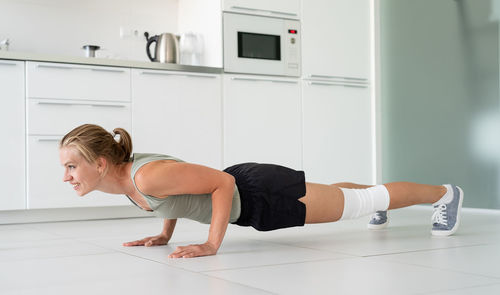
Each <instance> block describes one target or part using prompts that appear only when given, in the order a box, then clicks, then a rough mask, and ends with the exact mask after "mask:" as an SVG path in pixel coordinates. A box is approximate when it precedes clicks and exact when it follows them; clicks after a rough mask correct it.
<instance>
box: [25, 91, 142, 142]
mask: <svg viewBox="0 0 500 295" xmlns="http://www.w3.org/2000/svg"><path fill="white" fill-rule="evenodd" d="M26 104H27V105H26V109H27V115H28V118H29V120H28V126H27V131H28V134H29V135H64V134H66V133H68V132H69V131H71V130H72V129H73V128H75V127H76V126H80V125H82V124H85V123H92V124H97V125H99V126H102V127H103V128H104V129H106V130H108V131H112V130H113V129H115V128H117V127H121V128H124V129H125V130H127V131H129V132H131V130H132V124H131V108H130V104H131V103H130V102H102V101H92V102H89V101H85V100H80V101H78V100H54V99H39V98H29V99H28V100H27V102H26Z"/></svg>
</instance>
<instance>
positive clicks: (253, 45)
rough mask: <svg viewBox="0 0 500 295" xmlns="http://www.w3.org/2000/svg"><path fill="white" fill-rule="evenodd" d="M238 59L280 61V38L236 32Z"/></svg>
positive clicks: (277, 36)
mask: <svg viewBox="0 0 500 295" xmlns="http://www.w3.org/2000/svg"><path fill="white" fill-rule="evenodd" d="M238 57H239V58H253V59H264V60H276V61H280V60H281V36H279V35H269V34H257V33H250V32H238Z"/></svg>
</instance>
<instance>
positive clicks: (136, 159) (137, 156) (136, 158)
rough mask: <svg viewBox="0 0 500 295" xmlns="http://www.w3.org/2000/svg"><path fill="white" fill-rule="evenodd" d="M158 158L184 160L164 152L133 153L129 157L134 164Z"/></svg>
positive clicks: (141, 163) (142, 163)
mask: <svg viewBox="0 0 500 295" xmlns="http://www.w3.org/2000/svg"><path fill="white" fill-rule="evenodd" d="M158 160H173V161H176V162H184V161H183V160H181V159H179V158H176V157H173V156H169V155H164V154H152V153H134V154H133V155H132V157H131V162H133V163H134V164H136V165H141V166H142V165H144V164H146V163H149V162H153V161H158Z"/></svg>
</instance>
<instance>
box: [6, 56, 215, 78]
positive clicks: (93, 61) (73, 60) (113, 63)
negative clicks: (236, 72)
mask: <svg viewBox="0 0 500 295" xmlns="http://www.w3.org/2000/svg"><path fill="white" fill-rule="evenodd" d="M0 59H6V60H21V61H40V62H54V63H70V64H82V65H97V66H109V67H126V68H139V69H153V70H169V71H185V72H197V73H213V74H221V73H222V68H213V67H203V66H188V65H181V64H171V63H158V62H144V61H133V60H120V59H109V58H94V57H75V56H62V55H49V54H39V53H23V52H14V51H0Z"/></svg>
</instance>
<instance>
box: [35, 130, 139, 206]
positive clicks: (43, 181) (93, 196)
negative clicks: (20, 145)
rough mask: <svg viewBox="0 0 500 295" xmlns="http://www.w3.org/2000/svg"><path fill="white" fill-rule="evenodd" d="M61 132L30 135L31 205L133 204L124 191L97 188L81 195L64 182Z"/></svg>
mask: <svg viewBox="0 0 500 295" xmlns="http://www.w3.org/2000/svg"><path fill="white" fill-rule="evenodd" d="M60 139H61V137H60V136H29V137H28V196H29V197H28V209H45V208H66V207H100V206H116V205H129V204H130V202H129V201H128V199H127V198H125V196H123V195H111V194H105V193H102V192H98V191H94V192H91V193H89V194H87V195H85V196H83V197H80V196H78V195H77V194H76V192H75V191H74V190H73V187H72V186H71V185H70V184H69V183H64V182H63V175H64V168H63V167H62V166H61V164H60V162H59V140H60Z"/></svg>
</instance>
